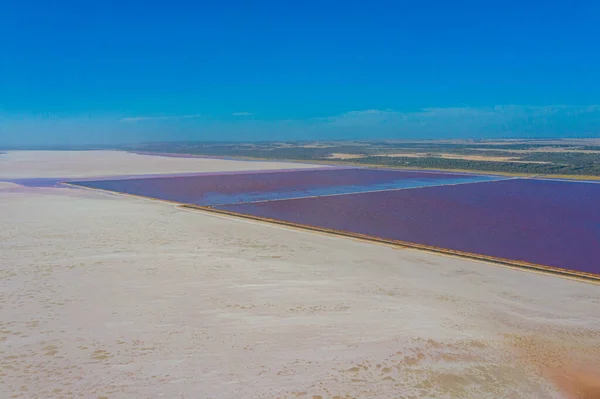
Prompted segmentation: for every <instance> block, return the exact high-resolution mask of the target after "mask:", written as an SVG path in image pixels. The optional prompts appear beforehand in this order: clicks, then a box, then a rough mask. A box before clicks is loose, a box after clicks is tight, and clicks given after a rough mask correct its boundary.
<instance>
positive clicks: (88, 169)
mask: <svg viewBox="0 0 600 399" xmlns="http://www.w3.org/2000/svg"><path fill="white" fill-rule="evenodd" d="M315 167H318V165H314V164H301V163H292V162H267V161H265V162H255V161H253V162H248V161H235V160H224V159H214V158H170V157H161V156H151V155H138V154H132V153H127V152H121V151H10V152H7V153H6V154H3V155H0V179H2V178H6V179H9V178H14V179H16V178H33V177H38V178H39V177H67V178H72V177H94V176H119V175H139V174H159V173H165V174H168V173H194V172H215V171H237V170H239V171H242V170H270V169H296V168H297V169H301V168H315Z"/></svg>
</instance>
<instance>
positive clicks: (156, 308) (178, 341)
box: [0, 161, 600, 399]
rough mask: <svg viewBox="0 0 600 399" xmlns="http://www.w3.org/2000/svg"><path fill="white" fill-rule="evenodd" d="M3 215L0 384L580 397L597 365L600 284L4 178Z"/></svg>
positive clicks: (265, 393) (86, 392)
mask: <svg viewBox="0 0 600 399" xmlns="http://www.w3.org/2000/svg"><path fill="white" fill-rule="evenodd" d="M94 162H95V161H94ZM0 226H1V228H0V290H1V291H0V323H1V324H0V398H11V397H19V398H27V399H29V398H61V397H62V398H94V399H96V398H101V397H106V398H111V399H113V398H186V399H196V398H307V399H314V398H350V397H356V398H474V399H483V398H493V399H496V398H562V397H569V398H570V397H573V396H566V392H565V393H559V391H558V389H560V388H562V389H565V390H571V391H573V390H574V389H575V390H576V389H578V388H576V387H575V388H573V386H574V384H575V386H576V384H578V381H580V380H582V379H584V378H583V377H585V378H588V379H589V377H586V376H583V377H578V375H577V374H578V371H573V370H578V368H577V367H579V366H580V365H585V366H586V368H585V370H586V372H589V371H590V366H591V365H593V364H600V361H599V360H600V358H599V357H600V286H597V285H591V284H585V283H580V282H577V281H571V280H565V279H560V278H556V277H551V276H544V275H537V274H532V273H527V272H523V271H517V270H511V269H506V268H502V267H498V266H492V265H488V264H484V263H478V262H474V261H467V260H463V259H457V258H450V257H444V256H440V255H434V254H429V253H424V252H418V251H410V250H396V249H393V248H390V247H386V246H382V245H377V244H369V243H364V242H359V241H354V240H350V239H344V238H339V237H332V236H325V235H320V234H316V233H311V232H306V231H297V230H291V229H286V228H283V227H277V226H273V225H268V224H261V223H257V222H250V221H243V220H239V219H229V218H223V217H219V216H214V215H207V214H202V213H198V212H192V211H184V210H180V209H177V208H175V207H173V206H172V205H169V204H165V203H158V202H154V201H151V200H140V199H132V198H126V197H120V196H115V195H109V194H102V193H99V192H94V191H90V190H79V189H58V188H40V189H38V188H19V189H9V190H4V191H2V190H0ZM563 369H564V370H563ZM589 375H594V374H592V373H590V374H589ZM554 384H556V386H555V385H554Z"/></svg>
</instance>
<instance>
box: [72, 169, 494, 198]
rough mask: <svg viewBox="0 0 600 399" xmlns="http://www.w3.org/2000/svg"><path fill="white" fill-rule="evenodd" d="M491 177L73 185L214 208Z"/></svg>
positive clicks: (348, 176) (234, 177) (356, 176)
mask: <svg viewBox="0 0 600 399" xmlns="http://www.w3.org/2000/svg"><path fill="white" fill-rule="evenodd" d="M491 179H498V177H494V176H483V175H457V174H450V173H425V172H407V171H397V170H385V169H359V168H344V169H340V168H338V169H331V168H328V169H316V170H295V171H289V172H285V173H282V172H273V173H256V172H254V173H235V174H226V175H225V174H220V175H203V176H186V177H160V178H153V179H147V178H146V179H128V180H102V181H86V182H77V184H81V185H83V186H86V187H91V188H99V189H104V190H110V191H116V192H120V193H126V194H135V195H141V196H146V197H151V198H158V199H163V200H169V201H176V202H181V203H187V204H198V205H217V204H231V203H238V202H253V201H265V200H274V199H285V198H298V197H309V196H321V195H339V194H346V193H355V192H365V191H376V190H378V191H381V190H389V189H398V188H410V187H421V186H432V185H440V184H459V183H466V182H473V181H485V180H491Z"/></svg>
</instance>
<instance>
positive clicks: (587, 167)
mask: <svg viewBox="0 0 600 399" xmlns="http://www.w3.org/2000/svg"><path fill="white" fill-rule="evenodd" d="M352 162H354V163H360V164H369V165H385V166H394V167H410V168H430V169H462V170H481V171H486V172H507V173H525V174H560V175H588V176H600V163H598V162H591V163H578V164H575V165H563V164H553V163H549V164H540V163H521V162H490V161H471V160H466V159H446V158H436V157H426V158H410V157H386V156H369V157H365V158H359V159H353V160H352Z"/></svg>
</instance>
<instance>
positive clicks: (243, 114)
mask: <svg viewBox="0 0 600 399" xmlns="http://www.w3.org/2000/svg"><path fill="white" fill-rule="evenodd" d="M231 115H233V116H252V115H254V114H253V113H252V112H234V113H232V114H231Z"/></svg>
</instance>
